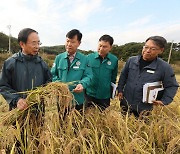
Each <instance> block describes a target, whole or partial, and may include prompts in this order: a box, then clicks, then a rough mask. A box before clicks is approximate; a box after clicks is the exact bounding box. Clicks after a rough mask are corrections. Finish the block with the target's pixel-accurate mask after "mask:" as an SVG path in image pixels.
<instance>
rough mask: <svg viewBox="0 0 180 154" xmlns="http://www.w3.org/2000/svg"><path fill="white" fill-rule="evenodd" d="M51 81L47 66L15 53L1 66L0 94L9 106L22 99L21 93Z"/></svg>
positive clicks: (38, 59)
mask: <svg viewBox="0 0 180 154" xmlns="http://www.w3.org/2000/svg"><path fill="white" fill-rule="evenodd" d="M48 81H51V73H50V71H49V69H48V66H47V64H46V63H45V62H44V61H43V60H42V59H41V57H39V56H38V55H36V56H28V55H23V54H22V52H19V53H15V54H14V55H13V56H11V57H10V58H8V59H7V60H6V61H5V62H4V65H3V68H2V72H1V74H0V94H2V95H3V97H4V98H5V99H6V101H7V102H8V103H9V105H11V106H16V103H17V100H18V98H20V97H23V96H22V94H19V93H17V92H23V91H26V90H31V89H33V88H35V87H38V86H41V85H43V84H45V83H47V82H48Z"/></svg>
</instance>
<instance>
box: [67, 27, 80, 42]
mask: <svg viewBox="0 0 180 154" xmlns="http://www.w3.org/2000/svg"><path fill="white" fill-rule="evenodd" d="M76 35H77V39H78V41H81V39H82V33H81V32H80V31H79V30H77V29H72V30H70V31H69V32H68V33H67V34H66V37H67V38H70V39H72V38H73V37H74V36H76Z"/></svg>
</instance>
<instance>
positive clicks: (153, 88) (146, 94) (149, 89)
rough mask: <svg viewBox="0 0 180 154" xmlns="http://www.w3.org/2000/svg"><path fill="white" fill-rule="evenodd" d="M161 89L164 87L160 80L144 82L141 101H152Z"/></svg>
mask: <svg viewBox="0 0 180 154" xmlns="http://www.w3.org/2000/svg"><path fill="white" fill-rule="evenodd" d="M162 90H164V88H163V86H162V82H161V81H158V82H152V83H146V84H144V86H143V100H142V101H143V102H145V103H153V102H152V101H154V100H156V98H157V96H158V93H159V92H160V91H162Z"/></svg>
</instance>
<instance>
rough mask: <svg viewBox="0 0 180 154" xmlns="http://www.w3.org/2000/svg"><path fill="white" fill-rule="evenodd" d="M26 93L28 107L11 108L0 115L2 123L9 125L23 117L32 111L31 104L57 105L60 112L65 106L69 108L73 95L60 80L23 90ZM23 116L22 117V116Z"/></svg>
mask: <svg viewBox="0 0 180 154" xmlns="http://www.w3.org/2000/svg"><path fill="white" fill-rule="evenodd" d="M23 93H25V94H27V98H26V100H27V103H28V108H27V109H25V110H22V111H20V110H18V109H17V108H16V109H13V110H11V111H10V112H8V113H6V114H5V115H4V116H2V119H1V122H0V123H2V124H3V125H11V124H13V123H15V121H16V120H18V119H24V118H25V116H24V115H26V114H25V112H26V113H28V112H30V113H33V107H32V106H33V105H35V104H37V105H38V104H40V103H42V102H43V103H44V104H45V106H48V107H54V106H56V105H58V107H59V108H60V113H61V112H63V111H64V110H65V108H71V107H72V103H73V95H72V94H71V92H70V91H69V88H68V85H67V84H65V83H61V82H51V83H48V84H47V85H46V86H44V87H38V88H36V89H34V90H30V91H26V92H23ZM22 116H23V117H22Z"/></svg>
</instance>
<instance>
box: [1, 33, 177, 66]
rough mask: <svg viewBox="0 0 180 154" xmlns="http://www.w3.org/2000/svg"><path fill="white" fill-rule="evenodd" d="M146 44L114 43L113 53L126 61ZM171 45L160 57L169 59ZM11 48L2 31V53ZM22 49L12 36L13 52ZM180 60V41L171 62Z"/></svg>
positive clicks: (46, 49)
mask: <svg viewBox="0 0 180 154" xmlns="http://www.w3.org/2000/svg"><path fill="white" fill-rule="evenodd" d="M143 45H144V42H130V43H126V44H124V45H116V44H115V45H113V47H112V50H111V53H113V54H114V55H116V56H117V57H118V58H119V60H122V61H126V60H127V59H128V58H129V57H130V56H134V55H137V54H140V53H141V50H142V47H143ZM170 47H171V42H168V44H167V47H166V49H165V51H164V52H163V54H162V55H160V57H161V58H162V59H164V60H165V61H167V60H168V56H169V51H170ZM8 50H9V37H8V36H7V35H6V34H4V33H0V53H6V52H8ZM19 50H20V46H19V44H18V41H17V38H15V37H11V52H12V53H15V52H18V51H19ZM64 51H65V47H64V45H58V46H42V47H41V48H40V52H43V53H47V54H53V55H57V54H59V53H61V52H64ZM80 51H81V52H83V53H84V54H89V53H91V52H93V51H92V50H88V51H85V50H80ZM179 60H180V42H178V43H175V42H174V43H173V48H172V56H171V61H170V62H171V63H176V62H177V61H179Z"/></svg>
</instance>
